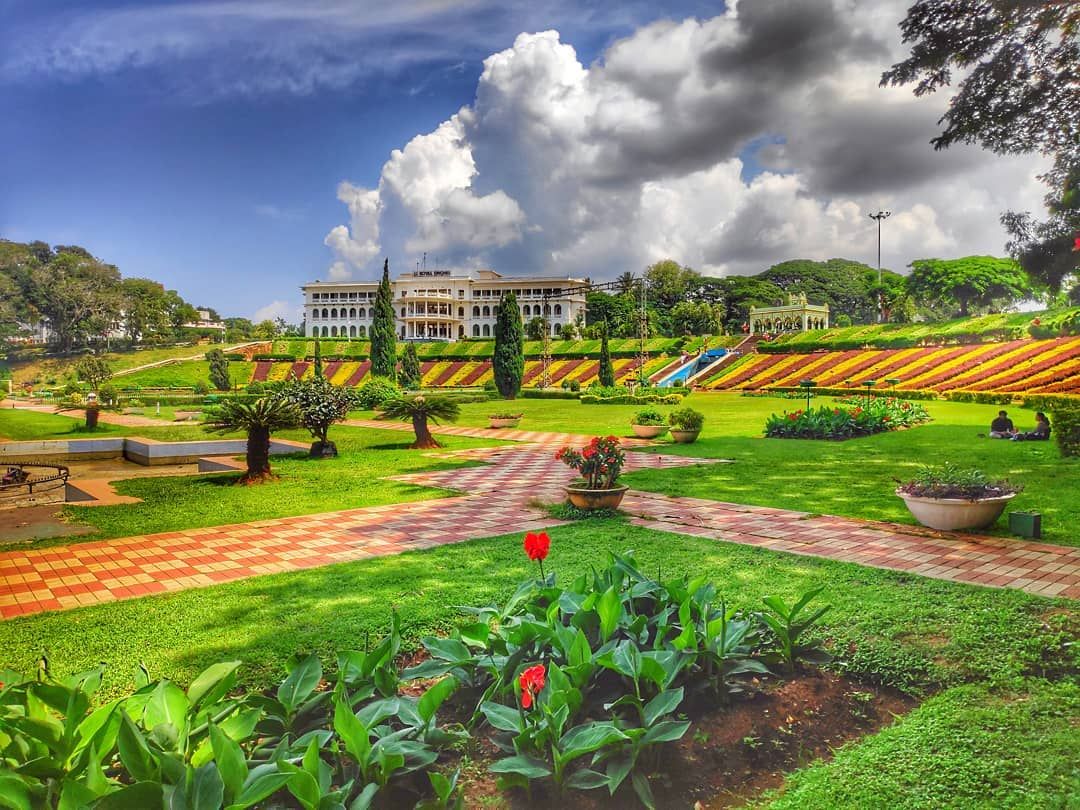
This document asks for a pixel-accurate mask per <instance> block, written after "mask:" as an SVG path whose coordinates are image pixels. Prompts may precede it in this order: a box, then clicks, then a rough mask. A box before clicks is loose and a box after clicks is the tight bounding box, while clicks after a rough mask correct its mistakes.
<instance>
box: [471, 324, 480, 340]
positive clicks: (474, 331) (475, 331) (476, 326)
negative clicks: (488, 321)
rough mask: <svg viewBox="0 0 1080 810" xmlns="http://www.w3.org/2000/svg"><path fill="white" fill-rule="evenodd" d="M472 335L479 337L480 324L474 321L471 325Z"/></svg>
mask: <svg viewBox="0 0 1080 810" xmlns="http://www.w3.org/2000/svg"><path fill="white" fill-rule="evenodd" d="M472 336H473V337H480V324H478V323H474V324H473V325H472Z"/></svg>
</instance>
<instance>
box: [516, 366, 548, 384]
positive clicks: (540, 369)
mask: <svg viewBox="0 0 1080 810" xmlns="http://www.w3.org/2000/svg"><path fill="white" fill-rule="evenodd" d="M543 373H544V364H543V363H542V362H540V361H539V360H527V361H526V362H525V374H524V375H522V377H521V387H522V388H524V387H525V386H526V385H528V384H529V383H531V382H532V381H533V380H535V379H536V378H537V377H539V376H540V375H541V374H543Z"/></svg>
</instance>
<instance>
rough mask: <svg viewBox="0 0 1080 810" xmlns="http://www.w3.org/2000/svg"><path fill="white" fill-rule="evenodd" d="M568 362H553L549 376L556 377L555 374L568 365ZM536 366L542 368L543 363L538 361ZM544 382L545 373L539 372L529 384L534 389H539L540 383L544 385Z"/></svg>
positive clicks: (549, 367) (549, 368) (549, 369)
mask: <svg viewBox="0 0 1080 810" xmlns="http://www.w3.org/2000/svg"><path fill="white" fill-rule="evenodd" d="M567 362H568V361H566V360H552V361H551V365H549V366H548V375H549V376H552V377H554V376H555V372H556V371H558V370H559V369H560V368H562V367H563V366H565V365H566V364H567ZM536 364H537V365H538V366H542V365H543V361H541V360H537V361H536ZM543 381H544V372H543V371H540V372H537V374H536V376H535V377H533V378H532V381H531V382H530V383H529V386H531V387H533V388H539V387H540V383H542V382H543Z"/></svg>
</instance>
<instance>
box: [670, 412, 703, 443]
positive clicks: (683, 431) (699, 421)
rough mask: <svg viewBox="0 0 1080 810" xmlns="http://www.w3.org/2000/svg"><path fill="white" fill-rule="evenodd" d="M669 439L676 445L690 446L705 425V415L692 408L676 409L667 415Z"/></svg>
mask: <svg viewBox="0 0 1080 810" xmlns="http://www.w3.org/2000/svg"><path fill="white" fill-rule="evenodd" d="M668 422H669V423H670V424H671V438H672V439H674V440H675V441H676V443H678V444H692V443H693V442H695V441H696V440H697V437H698V434H699V433H701V426H702V425H704V424H705V414H703V413H701V412H700V411H695V410H694V409H693V408H678V409H676V410H674V411H672V412H671V413H669V414H668Z"/></svg>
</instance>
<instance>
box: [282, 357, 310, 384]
mask: <svg viewBox="0 0 1080 810" xmlns="http://www.w3.org/2000/svg"><path fill="white" fill-rule="evenodd" d="M309 368H311V363H309V362H308V361H307V360H299V361H297V362H295V363H293V364H292V368H291V369H289V373H288V374H286V375H285V379H289V378H290V377H295V378H296V379H298V380H302V379H303V378H304V374H305V373H306V372H307V370H308V369H309Z"/></svg>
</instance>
